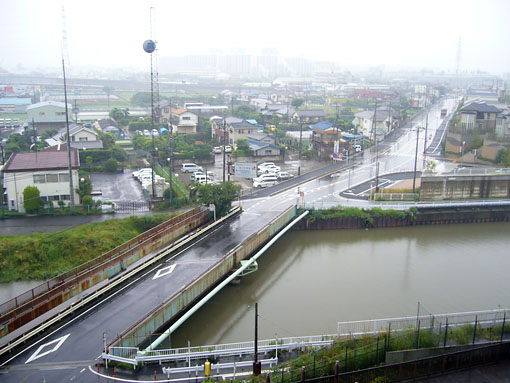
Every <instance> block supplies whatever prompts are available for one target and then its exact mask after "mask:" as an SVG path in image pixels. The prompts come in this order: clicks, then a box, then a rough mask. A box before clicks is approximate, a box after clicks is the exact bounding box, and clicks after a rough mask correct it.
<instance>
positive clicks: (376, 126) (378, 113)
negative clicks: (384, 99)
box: [354, 107, 398, 141]
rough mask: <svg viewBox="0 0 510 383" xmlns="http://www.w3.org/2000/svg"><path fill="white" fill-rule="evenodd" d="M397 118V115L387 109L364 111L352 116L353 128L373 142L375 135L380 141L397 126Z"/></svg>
mask: <svg viewBox="0 0 510 383" xmlns="http://www.w3.org/2000/svg"><path fill="white" fill-rule="evenodd" d="M397 117H398V113H397V112H396V111H394V110H393V109H389V108H388V107H381V108H378V109H376V110H365V111H363V112H359V113H356V114H355V115H354V126H355V127H356V129H357V131H358V133H361V134H363V136H364V137H366V138H368V139H370V140H373V139H374V134H375V136H376V138H377V141H380V140H382V139H384V137H386V136H387V135H388V133H390V132H391V131H392V130H393V129H394V128H396V127H397V126H398V118H397ZM374 118H375V121H374Z"/></svg>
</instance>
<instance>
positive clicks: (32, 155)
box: [4, 149, 80, 172]
mask: <svg viewBox="0 0 510 383" xmlns="http://www.w3.org/2000/svg"><path fill="white" fill-rule="evenodd" d="M71 164H72V167H73V168H78V167H79V165H80V160H79V158H78V151H77V150H76V149H72V150H71ZM67 166H68V162H67V151H60V152H53V151H43V152H29V153H14V154H13V155H12V156H11V157H10V158H9V160H8V161H7V163H6V164H5V168H4V172H21V171H37V170H50V169H67Z"/></svg>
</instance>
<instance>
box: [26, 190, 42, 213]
mask: <svg viewBox="0 0 510 383" xmlns="http://www.w3.org/2000/svg"><path fill="white" fill-rule="evenodd" d="M41 202H43V201H42V199H41V192H40V191H39V189H38V188H37V186H27V187H26V188H25V189H24V190H23V207H24V208H25V211H26V212H27V213H35V212H37V211H38V210H39V207H40V206H41Z"/></svg>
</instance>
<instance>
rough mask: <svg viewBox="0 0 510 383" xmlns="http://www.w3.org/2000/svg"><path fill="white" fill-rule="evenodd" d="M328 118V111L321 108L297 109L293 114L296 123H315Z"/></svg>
mask: <svg viewBox="0 0 510 383" xmlns="http://www.w3.org/2000/svg"><path fill="white" fill-rule="evenodd" d="M324 119H326V112H325V111H323V110H321V109H311V110H296V111H295V112H294V114H293V115H292V120H293V121H294V122H295V123H304V124H313V123H315V122H319V121H322V120H324Z"/></svg>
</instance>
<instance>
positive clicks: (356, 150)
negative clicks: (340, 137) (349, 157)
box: [354, 145, 361, 153]
mask: <svg viewBox="0 0 510 383" xmlns="http://www.w3.org/2000/svg"><path fill="white" fill-rule="evenodd" d="M354 151H355V152H356V153H359V152H361V145H354Z"/></svg>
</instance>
